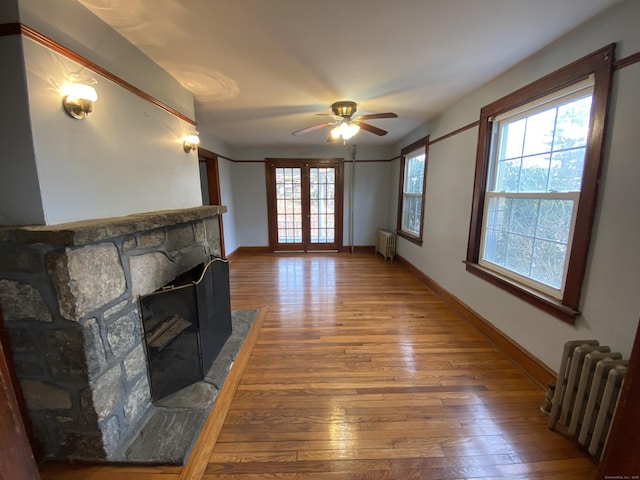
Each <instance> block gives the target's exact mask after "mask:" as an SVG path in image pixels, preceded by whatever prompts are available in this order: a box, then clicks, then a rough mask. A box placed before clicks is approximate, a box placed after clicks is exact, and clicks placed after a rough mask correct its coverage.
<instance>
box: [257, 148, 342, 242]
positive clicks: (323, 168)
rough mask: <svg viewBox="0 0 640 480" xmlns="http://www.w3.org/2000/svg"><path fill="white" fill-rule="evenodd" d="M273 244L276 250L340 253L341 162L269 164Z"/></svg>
mask: <svg viewBox="0 0 640 480" xmlns="http://www.w3.org/2000/svg"><path fill="white" fill-rule="evenodd" d="M267 179H268V181H269V189H270V195H269V198H270V202H269V219H270V229H269V230H270V231H269V236H270V245H271V248H272V249H273V250H274V251H286V250H296V251H305V252H306V251H318V250H339V248H340V246H341V245H342V242H341V240H342V181H343V179H342V161H341V160H339V161H336V160H295V159H287V160H275V159H271V160H268V161H267Z"/></svg>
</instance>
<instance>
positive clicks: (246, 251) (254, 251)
mask: <svg viewBox="0 0 640 480" xmlns="http://www.w3.org/2000/svg"><path fill="white" fill-rule="evenodd" d="M263 253H271V250H270V249H269V247H266V246H264V247H262V246H261V247H238V248H236V249H235V250H234V251H233V252H231V253H230V254H229V255H227V260H229V261H232V260H233V259H234V258H235V257H237V256H239V255H260V254H263Z"/></svg>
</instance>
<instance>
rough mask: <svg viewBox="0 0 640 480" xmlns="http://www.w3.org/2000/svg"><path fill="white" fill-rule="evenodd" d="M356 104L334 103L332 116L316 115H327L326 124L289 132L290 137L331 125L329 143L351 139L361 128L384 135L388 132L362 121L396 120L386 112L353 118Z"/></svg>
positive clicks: (393, 114) (392, 114)
mask: <svg viewBox="0 0 640 480" xmlns="http://www.w3.org/2000/svg"><path fill="white" fill-rule="evenodd" d="M357 107H358V106H357V104H356V103H355V102H349V101H341V102H336V103H334V104H333V105H331V110H332V111H333V114H330V113H318V114H317V115H328V116H330V117H331V118H332V119H331V120H330V121H327V122H323V123H319V124H317V125H312V126H311V127H307V128H303V129H302V130H296V131H295V132H291V135H303V134H305V133H309V132H313V131H314V130H318V129H319V128H324V127H329V126H331V125H333V126H334V128H333V129H332V130H331V134H330V135H329V141H335V140H338V139H340V138H342V140H345V141H346V140H348V139H350V138H351V137H353V136H354V135H355V134H356V133H358V131H359V130H360V129H361V128H362V129H363V130H366V131H368V132H371V133H374V134H376V135H379V136H383V135H386V134H387V133H388V132H387V131H386V130H382V129H381V128H378V127H374V126H373V125H370V124H368V123H364V122H363V121H362V120H374V119H377V118H397V117H398V115H396V114H395V113H391V112H387V113H372V114H369V115H357V116H355V117H354V116H353V114H354V113H356V109H357Z"/></svg>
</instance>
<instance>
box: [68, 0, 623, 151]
mask: <svg viewBox="0 0 640 480" xmlns="http://www.w3.org/2000/svg"><path fill="white" fill-rule="evenodd" d="M79 1H80V3H82V4H83V5H84V6H85V7H87V8H88V9H89V10H91V11H92V12H93V13H94V14H96V15H97V16H98V17H100V18H101V19H102V20H103V21H105V22H106V23H107V24H109V25H111V26H112V27H113V28H114V29H115V30H117V31H118V32H119V33H120V34H122V35H123V36H124V37H125V38H126V39H128V40H129V41H130V42H131V43H132V44H134V45H136V46H137V47H138V48H140V50H142V51H143V52H144V53H146V54H147V55H148V56H149V57H150V58H151V59H152V60H154V61H155V62H156V63H158V64H159V65H160V66H162V67H163V68H164V69H165V70H167V71H168V72H169V73H171V74H172V75H173V76H174V77H175V78H176V79H177V80H178V81H180V82H181V83H182V84H183V85H184V86H185V87H186V88H188V89H189V90H191V91H192V92H193V94H194V95H195V102H196V120H197V121H198V130H200V131H201V132H206V133H207V134H210V135H213V136H214V137H215V138H217V139H219V140H221V141H223V142H226V143H228V144H230V145H234V146H257V145H279V146H283V145H284V146H286V145H314V144H316V145H317V144H323V143H324V142H326V140H327V136H328V133H329V128H328V127H327V128H323V129H320V130H316V131H314V132H311V133H308V134H305V135H300V136H293V135H291V132H292V131H294V130H299V129H302V128H305V127H308V126H310V125H314V124H317V123H321V122H322V121H326V117H319V116H317V115H316V114H318V113H325V114H329V113H331V110H330V106H331V104H332V103H333V102H335V101H338V100H352V101H355V102H357V104H358V111H357V113H356V115H357V114H370V113H378V112H395V113H397V114H398V118H395V119H377V120H370V121H368V123H370V124H372V125H375V126H376V127H378V128H382V129H384V130H388V131H389V134H388V135H386V136H384V137H378V136H376V135H374V134H372V133H370V132H365V131H361V132H360V133H359V134H358V135H357V137H355V138H357V143H358V144H359V145H388V144H392V143H395V142H397V141H398V140H399V139H401V138H402V137H403V136H405V135H406V134H408V133H409V132H411V131H412V130H414V129H415V128H417V127H419V126H420V125H422V124H424V123H425V122H426V121H427V120H429V119H430V118H434V117H435V116H437V115H438V114H439V113H440V112H442V111H443V109H445V108H446V107H448V106H449V105H451V104H453V103H454V102H456V101H457V100H459V99H460V98H462V97H464V96H466V95H468V94H469V93H471V92H472V91H473V90H475V89H476V88H478V87H479V86H481V85H483V84H484V83H486V82H487V81H489V80H490V79H492V78H494V77H496V76H497V75H499V74H500V73H502V72H504V71H505V70H507V69H509V68H510V67H512V66H513V65H515V64H516V63H518V62H520V61H521V60H523V59H525V58H526V57H528V56H530V55H531V54H533V53H534V52H536V51H538V50H540V49H541V48H542V47H544V46H546V45H548V44H549V43H551V42H553V41H554V40H555V39H557V38H559V37H560V36H562V35H563V34H565V33H567V32H568V31H570V30H572V29H573V28H575V27H577V26H578V25H580V24H581V23H583V22H585V21H586V20H588V19H589V18H591V17H592V16H594V15H596V14H598V13H599V12H601V11H603V10H604V9H606V8H608V7H610V6H612V5H613V4H615V3H618V1H619V0H396V1H392V0H161V1H158V0H79Z"/></svg>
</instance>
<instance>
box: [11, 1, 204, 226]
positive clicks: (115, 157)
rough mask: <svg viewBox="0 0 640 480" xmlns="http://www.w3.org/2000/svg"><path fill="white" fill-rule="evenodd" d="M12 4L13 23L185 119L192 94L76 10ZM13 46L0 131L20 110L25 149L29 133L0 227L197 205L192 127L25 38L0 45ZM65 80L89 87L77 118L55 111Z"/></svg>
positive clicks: (64, 4)
mask: <svg viewBox="0 0 640 480" xmlns="http://www.w3.org/2000/svg"><path fill="white" fill-rule="evenodd" d="M18 4H19V7H20V12H19V13H20V21H21V22H22V23H24V24H25V25H27V26H28V27H31V28H34V29H35V30H36V31H38V32H40V33H43V34H45V35H47V36H49V37H50V38H52V39H53V40H54V41H57V42H59V43H60V44H62V45H63V46H65V47H67V48H70V49H71V50H73V51H75V52H77V53H79V54H81V55H83V56H86V57H87V58H89V59H90V60H92V61H94V62H96V63H97V64H98V65H99V66H101V67H103V68H105V69H106V70H108V71H110V72H111V73H114V74H116V75H118V76H120V77H121V78H122V79H124V80H125V81H127V82H130V83H132V84H133V85H134V86H135V87H137V88H140V89H142V90H143V91H145V92H146V93H149V94H151V95H152V96H155V97H156V98H157V99H158V100H160V101H162V102H163V103H165V104H167V105H170V106H172V107H174V108H176V109H178V111H180V112H181V113H182V114H184V115H186V116H187V117H189V118H193V116H194V106H193V96H192V95H191V93H190V92H188V91H187V90H186V89H185V88H183V87H182V86H181V85H180V84H179V83H178V82H177V81H176V80H175V79H173V78H172V77H171V76H170V75H169V74H168V73H167V72H165V71H164V70H162V69H161V68H160V67H159V66H158V65H156V64H154V63H153V62H151V61H150V60H149V59H148V58H147V57H146V56H145V55H143V54H142V53H141V52H140V51H139V50H138V49H137V48H135V47H133V46H132V45H131V44H129V43H128V42H126V40H124V39H123V38H122V37H121V36H120V35H118V34H117V33H116V32H115V31H113V30H112V29H110V28H109V27H107V26H106V25H105V24H104V23H102V22H101V21H100V20H99V19H98V18H97V17H95V16H94V15H93V14H91V13H90V12H89V11H88V10H86V9H85V8H84V7H82V6H81V5H80V4H79V3H78V2H68V1H64V0H49V1H47V2H43V1H38V0H19V2H18ZM16 40H17V42H18V44H19V45H20V46H21V48H22V58H16V56H15V47H13V49H7V48H2V49H0V54H1V55H2V63H3V64H4V65H7V66H8V68H7V70H8V71H11V72H12V73H11V75H10V76H7V79H3V82H5V81H8V82H12V83H13V84H16V85H14V88H12V89H11V90H10V94H11V95H13V100H14V103H15V100H18V101H19V103H21V104H20V105H18V106H17V108H12V109H9V110H7V109H4V112H5V113H2V114H0V115H2V118H3V119H4V121H3V123H6V122H7V121H9V120H11V121H13V116H15V120H16V122H17V124H18V125H19V123H20V122H22V123H23V124H24V119H21V118H20V115H21V113H17V114H16V113H15V112H28V122H30V126H31V131H30V134H31V138H30V140H29V142H28V145H27V144H25V142H24V141H23V140H24V139H23V138H22V137H24V135H25V134H26V132H29V128H28V127H25V125H21V127H22V128H21V130H20V131H19V132H18V135H16V140H17V142H15V144H14V145H13V146H12V147H11V148H12V149H14V150H15V149H18V150H19V151H17V152H13V155H12V157H13V158H14V159H20V160H21V162H22V163H20V164H19V165H20V166H19V167H15V166H13V167H12V168H13V170H12V173H11V175H9V176H8V177H7V178H6V179H5V180H2V182H5V183H7V182H10V183H11V184H13V187H11V188H13V189H14V190H15V185H20V186H21V187H22V185H24V189H23V190H21V191H20V192H17V195H16V196H12V202H10V203H7V202H3V203H2V206H0V212H1V213H0V221H2V223H9V224H19V223H39V224H43V223H44V224H49V225H50V224H58V223H64V222H70V221H76V220H85V219H92V218H104V217H113V216H121V215H128V214H133V213H141V212H148V211H156V210H168V209H178V208H186V207H194V206H199V205H202V200H201V196H200V183H199V172H198V161H197V156H196V154H195V153H191V154H186V153H185V152H184V151H183V149H182V146H181V143H182V142H181V139H182V137H183V135H184V134H185V133H188V132H190V131H191V130H192V129H193V128H194V127H192V126H191V125H190V124H189V123H188V122H185V121H184V120H181V119H179V118H177V117H176V116H174V115H172V114H170V113H168V112H166V111H165V110H163V109H160V108H159V107H156V106H155V105H153V104H151V103H150V102H147V101H145V100H143V99H141V98H140V97H138V96H136V95H134V94H133V93H131V92H129V91H128V90H127V89H125V88H122V87H120V86H118V85H116V84H114V83H112V82H111V81H109V80H107V79H106V78H104V77H102V76H101V75H98V74H97V73H95V72H92V71H90V70H88V69H86V68H84V67H82V66H81V65H79V64H77V63H75V62H73V61H72V60H70V59H68V58H66V57H64V56H62V55H60V54H57V53H55V52H54V51H52V50H49V49H48V48H46V47H44V46H42V45H40V44H39V43H37V42H35V41H34V40H31V39H30V38H27V37H20V36H11V37H6V38H3V39H2V44H3V45H5V46H6V45H10V44H11V42H15V41H16ZM12 54H13V56H12ZM21 70H26V79H25V80H26V90H27V92H28V100H27V97H26V96H25V95H24V94H23V93H21V91H20V85H17V84H18V83H19V78H18V76H19V72H20V71H21ZM3 77H4V73H3ZM70 80H74V81H83V82H87V83H90V84H93V85H94V86H95V88H96V90H97V92H98V101H97V102H96V104H95V108H94V112H93V113H92V114H91V115H90V116H89V117H88V118H87V119H85V120H82V121H79V120H75V119H72V118H70V117H68V116H67V115H66V113H65V112H64V111H63V109H62V95H61V93H60V87H61V86H62V85H63V84H65V83H68V82H69V81H70ZM23 85H24V80H23ZM22 90H24V86H23V87H22ZM20 100H21V102H20ZM9 113H11V115H12V117H11V119H10V118H9V117H8V115H9ZM28 122H27V123H28ZM16 128H18V127H17V126H16ZM12 135H13V133H12V132H11V129H6V130H4V131H3V132H1V133H0V139H3V140H5V141H4V142H3V143H4V144H8V143H9V140H10V139H12V138H11V137H12ZM34 155H35V169H36V171H37V174H36V175H34V170H33V166H32V165H33V156H34ZM8 161H9V160H7V159H5V160H3V170H4V167H5V165H4V162H8ZM16 177H17V178H16ZM35 178H37V185H38V189H39V192H38V189H36V188H35V185H34V179H35ZM13 193H15V192H11V191H10V190H7V191H6V194H13ZM39 211H40V212H39ZM38 212H39V215H38Z"/></svg>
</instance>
